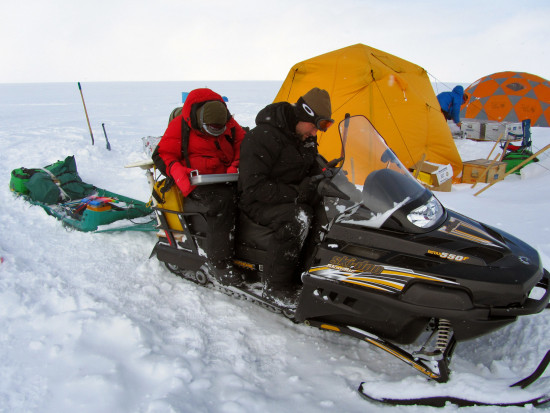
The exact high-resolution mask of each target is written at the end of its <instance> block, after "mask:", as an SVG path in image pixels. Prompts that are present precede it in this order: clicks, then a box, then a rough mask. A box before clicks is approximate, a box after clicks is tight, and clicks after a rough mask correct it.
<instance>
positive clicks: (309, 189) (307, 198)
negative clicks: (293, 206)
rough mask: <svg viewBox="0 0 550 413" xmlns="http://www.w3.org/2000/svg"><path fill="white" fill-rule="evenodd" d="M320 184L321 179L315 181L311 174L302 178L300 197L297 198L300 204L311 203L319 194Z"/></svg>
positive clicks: (299, 189)
mask: <svg viewBox="0 0 550 413" xmlns="http://www.w3.org/2000/svg"><path fill="white" fill-rule="evenodd" d="M318 184H319V181H313V180H312V179H311V177H309V176H308V177H306V178H304V179H302V182H300V185H298V198H296V202H297V203H298V204H309V203H311V202H312V201H313V198H314V197H315V195H316V194H317V185H318Z"/></svg>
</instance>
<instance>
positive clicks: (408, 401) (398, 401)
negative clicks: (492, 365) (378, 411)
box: [357, 350, 550, 407]
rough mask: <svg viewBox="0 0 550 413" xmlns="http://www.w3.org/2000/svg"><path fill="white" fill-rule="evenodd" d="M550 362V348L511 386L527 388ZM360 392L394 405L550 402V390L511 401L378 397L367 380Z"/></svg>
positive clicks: (372, 398)
mask: <svg viewBox="0 0 550 413" xmlns="http://www.w3.org/2000/svg"><path fill="white" fill-rule="evenodd" d="M548 364H550V350H549V351H548V352H547V353H546V355H545V356H544V357H543V359H542V360H541V362H540V363H539V365H538V367H537V368H536V369H535V370H534V371H533V373H531V374H530V375H529V376H527V377H525V378H524V379H522V380H520V381H518V382H516V383H514V384H512V385H510V386H509V387H520V388H522V389H524V388H526V387H527V386H529V385H530V384H532V383H534V382H535V381H536V380H537V379H538V378H539V377H540V376H541V375H542V374H543V373H544V371H545V370H546V367H548ZM357 390H358V391H359V394H361V396H362V397H363V398H365V399H366V400H369V401H373V402H376V403H381V404H387V405H393V406H412V405H419V406H432V407H443V406H445V405H446V404H447V403H451V404H454V405H456V406H459V407H468V406H496V407H511V406H518V407H523V406H528V405H532V406H534V407H540V406H543V405H546V404H548V403H550V391H548V392H547V393H544V394H542V395H540V396H538V397H535V398H531V399H528V400H523V401H511V402H495V403H491V402H485V401H480V400H472V399H465V398H461V397H454V396H445V395H443V396H428V397H415V398H390V397H376V396H374V395H372V394H369V392H367V391H366V390H365V382H362V383H361V384H360V385H359V388H358V389H357Z"/></svg>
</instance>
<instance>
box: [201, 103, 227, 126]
mask: <svg viewBox="0 0 550 413" xmlns="http://www.w3.org/2000/svg"><path fill="white" fill-rule="evenodd" d="M228 118H229V116H227V108H226V107H225V105H224V104H223V103H222V102H220V101H219V100H213V101H210V102H206V103H205V104H204V105H202V107H201V108H200V109H199V111H198V112H197V120H198V121H199V122H198V123H199V125H202V124H203V123H204V124H207V125H212V124H214V125H225V124H226V123H227V120H228Z"/></svg>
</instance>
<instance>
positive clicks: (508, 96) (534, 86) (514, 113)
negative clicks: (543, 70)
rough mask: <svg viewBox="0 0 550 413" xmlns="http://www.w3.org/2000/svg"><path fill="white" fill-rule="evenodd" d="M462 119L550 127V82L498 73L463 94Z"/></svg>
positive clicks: (538, 78)
mask: <svg viewBox="0 0 550 413" xmlns="http://www.w3.org/2000/svg"><path fill="white" fill-rule="evenodd" d="M464 92H465V93H467V94H468V96H469V97H468V101H467V102H466V103H465V104H464V105H462V108H461V110H460V117H461V118H466V119H479V120H493V121H498V122H521V121H522V120H524V119H531V125H532V126H550V82H548V80H546V79H543V78H542V77H539V76H535V75H532V74H530V73H525V72H499V73H493V74H492V75H489V76H485V77H482V78H481V79H478V80H476V81H475V82H474V83H472V84H471V85H470V86H468V87H467V88H466V90H465V91H464Z"/></svg>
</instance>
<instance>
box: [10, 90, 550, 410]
mask: <svg viewBox="0 0 550 413" xmlns="http://www.w3.org/2000/svg"><path fill="white" fill-rule="evenodd" d="M279 85H280V84H279V82H208V83H201V82H167V83H91V84H86V83H84V84H83V85H82V87H83V92H84V97H85V99H86V105H87V108H88V114H89V116H90V120H91V124H92V128H93V133H94V138H95V145H94V146H92V145H91V139H90V135H89V132H88V127H87V124H86V120H85V116H84V110H83V107H82V101H81V98H80V94H79V91H78V87H77V85H76V83H75V84H65V83H64V84H10V85H8V84H3V85H0V205H1V211H2V213H1V214H0V256H1V257H2V260H1V261H2V262H1V264H0V412H10V413H13V412H52V413H53V412H55V413H62V412H71V413H73V412H79V413H86V412H128V413H130V412H132V413H133V412H143V413H145V412H147V413H153V412H155V413H157V412H158V413H161V412H162V413H166V412H168V413H169V412H225V413H236V412H259V411H262V412H287V411H288V412H291V411H292V412H294V411H301V412H318V411H327V412H365V411H368V412H376V411H380V412H397V411H404V410H405V408H392V407H380V406H377V405H373V404H369V403H368V402H366V401H365V400H363V399H362V398H361V397H360V396H359V395H358V393H357V392H356V389H357V386H358V384H359V383H360V382H361V381H367V382H368V385H369V387H370V388H371V389H373V390H374V391H380V392H382V393H383V392H384V390H385V389H396V388H399V389H400V394H401V395H414V393H415V392H417V391H420V390H419V389H421V390H422V391H424V390H426V388H428V389H432V390H435V391H437V392H438V393H440V392H443V391H446V392H448V393H452V394H454V395H457V396H462V397H490V398H491V399H492V400H495V399H500V398H501V397H507V396H514V394H513V393H514V392H510V391H508V390H506V389H505V387H504V385H505V384H506V383H511V382H513V381H514V379H516V378H521V377H524V376H526V375H528V374H529V373H530V372H531V371H532V370H533V369H534V368H535V367H536V365H537V363H538V361H539V360H540V358H541V357H542V356H543V355H544V354H545V352H546V350H547V348H548V343H549V340H548V339H549V336H550V334H549V331H550V329H549V327H550V312H549V311H546V312H545V313H541V314H539V315H535V316H530V317H524V318H522V319H520V320H519V321H518V322H516V323H515V324H513V325H511V326H509V327H507V328H504V329H502V330H499V331H497V332H495V333H493V334H490V335H488V336H485V337H482V338H479V339H476V340H473V341H470V342H466V343H462V344H461V345H459V346H458V348H457V351H456V352H455V356H454V359H453V362H452V364H451V367H452V369H453V374H452V377H451V380H450V381H449V383H447V384H445V385H438V384H435V383H427V382H426V381H425V380H424V379H423V378H422V377H420V376H419V375H417V374H415V373H414V372H413V371H412V369H411V368H410V367H408V366H406V365H404V364H403V363H401V362H399V361H397V360H395V359H393V358H391V357H389V356H388V355H386V354H385V353H383V352H381V351H379V350H376V349H374V348H373V347H369V346H368V345H367V344H366V343H361V342H359V341H356V340H353V339H351V338H347V337H342V336H339V335H336V334H333V333H329V332H323V331H320V330H317V329H314V328H310V327H306V326H305V325H296V324H293V323H291V322H290V321H288V320H286V319H285V318H283V317H280V316H277V315H275V314H272V313H269V312H267V311H264V310H263V309H261V308H259V307H257V306H255V305H253V304H250V303H246V302H241V301H235V300H233V299H231V298H230V297H227V296H225V295H223V294H221V293H219V292H214V291H212V290H208V289H204V288H201V287H198V286H196V285H194V284H191V283H189V282H186V281H184V280H182V279H180V278H177V277H175V276H173V275H172V274H171V273H170V272H168V271H167V270H166V269H165V268H164V267H163V266H162V265H160V264H159V262H158V261H157V260H156V259H151V260H150V259H148V258H149V254H150V252H151V249H152V248H153V245H154V243H155V235H154V234H152V233H143V232H141V233H140V232H119V233H81V232H77V231H69V230H67V229H65V228H64V227H63V226H62V225H61V224H60V222H59V221H57V220H55V219H54V218H52V217H50V216H48V215H47V214H46V213H45V212H44V211H43V210H42V209H41V208H39V207H35V206H31V205H29V204H28V203H26V202H25V201H23V199H20V198H16V197H15V196H14V195H13V194H12V193H11V192H10V190H9V179H10V172H11V170H12V169H15V168H18V167H21V166H24V167H40V166H44V165H47V164H50V163H53V162H55V161H57V160H60V159H64V158H65V157H66V156H67V155H75V158H76V162H77V166H78V170H79V173H80V175H81V177H82V179H83V180H84V181H86V182H89V183H93V184H95V185H96V186H99V187H102V188H106V189H109V190H111V191H114V192H117V193H121V194H123V195H127V196H130V197H133V198H137V199H140V200H144V201H145V200H147V199H148V197H149V193H148V188H147V183H146V180H145V176H144V174H143V171H141V170H140V169H137V168H133V169H127V168H124V165H127V164H129V163H132V162H134V161H136V160H141V159H144V158H145V155H144V153H143V150H142V141H141V138H142V137H145V136H159V135H162V133H163V132H164V130H165V128H166V123H167V120H168V115H169V114H170V112H171V110H172V109H173V108H174V107H176V106H178V105H179V104H180V103H181V92H183V91H189V90H191V89H193V88H196V87H204V86H208V87H211V88H212V89H214V90H216V91H217V92H219V93H220V94H223V95H225V96H228V97H229V108H230V110H231V111H232V112H233V113H234V114H235V118H236V119H237V120H238V121H239V122H240V123H241V124H242V125H245V126H254V118H255V116H256V113H257V112H258V110H259V109H261V108H262V107H263V106H265V105H266V104H268V103H270V102H271V101H272V99H273V98H274V96H275V94H276V92H277V90H278V88H279ZM102 123H104V124H105V128H106V131H107V134H108V137H109V140H110V142H111V146H112V151H107V150H106V148H105V139H104V136H103V130H102V129H101V124H102ZM533 141H534V146H535V147H536V149H540V148H542V147H544V146H545V145H546V144H548V143H550V129H544V128H533ZM456 143H457V146H458V148H459V151H460V153H461V155H462V158H463V160H471V159H477V158H482V157H486V156H487V154H488V153H489V151H490V150H491V148H492V146H493V145H492V143H483V142H473V141H467V140H457V141H456ZM549 155H550V152H549ZM542 158H543V159H542V161H541V162H540V163H539V164H537V165H533V166H530V167H528V168H526V169H525V170H524V171H525V173H524V174H523V175H522V176H521V177H520V176H516V175H514V176H510V177H508V178H506V180H505V181H504V182H500V183H498V184H497V185H495V186H493V187H492V188H490V189H488V190H487V191H485V192H483V193H482V194H480V195H479V196H474V195H473V194H474V193H475V192H476V191H477V190H479V189H480V188H481V187H482V186H481V185H478V186H477V187H476V188H475V189H472V188H471V186H470V185H466V184H460V185H455V186H454V187H453V191H452V192H449V193H437V196H438V198H439V199H440V200H441V201H442V202H443V203H444V204H445V205H446V206H447V207H448V208H451V209H455V210H458V211H460V212H461V213H464V214H466V215H468V216H471V217H473V218H475V219H478V220H481V221H484V222H487V223H489V224H491V225H493V226H496V227H499V228H502V229H504V230H506V231H508V232H510V233H512V234H514V235H516V236H518V237H519V238H521V239H523V240H525V241H526V242H528V243H530V244H531V245H533V246H534V247H535V248H537V249H538V251H539V252H540V254H541V257H542V260H543V262H544V265H545V267H546V268H550V241H549V239H550V215H549V213H548V211H549V206H550V191H549V190H548V188H549V187H550V172H549V169H550V160H549V159H548V155H544V156H543V157H542ZM547 375H548V373H547ZM542 384H545V385H546V388H547V387H548V379H546V381H543V382H542ZM535 390H537V391H540V389H535ZM537 391H532V392H528V391H522V392H516V393H518V394H517V397H520V398H524V397H525V396H532V395H535V394H537ZM456 409H457V408H456V407H454V406H447V407H445V408H444V409H439V410H437V411H456ZM430 410H433V411H436V410H435V409H426V408H421V407H408V408H406V411H410V412H425V411H430ZM494 410H495V409H494V408H481V407H476V408H465V409H461V411H465V412H470V411H479V412H485V411H487V412H490V411H494ZM525 410H531V408H529V407H527V408H524V409H520V408H509V409H506V411H511V412H513V411H525Z"/></svg>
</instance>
